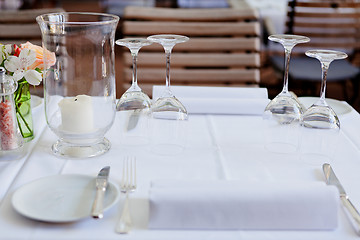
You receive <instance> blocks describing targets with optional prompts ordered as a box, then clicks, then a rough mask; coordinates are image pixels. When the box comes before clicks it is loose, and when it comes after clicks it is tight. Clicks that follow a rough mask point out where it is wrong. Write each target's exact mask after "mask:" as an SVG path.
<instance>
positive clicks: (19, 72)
mask: <svg viewBox="0 0 360 240" xmlns="http://www.w3.org/2000/svg"><path fill="white" fill-rule="evenodd" d="M35 61H36V53H35V51H33V50H30V49H26V48H25V49H22V50H21V52H20V54H19V57H16V56H9V57H8V58H7V59H5V62H4V66H5V68H6V70H7V71H9V72H12V73H13V78H14V80H15V81H19V80H20V79H22V78H23V77H25V80H26V81H27V82H28V83H30V84H32V85H39V84H40V82H41V80H42V76H41V73H39V72H37V71H36V70H28V67H29V66H31V65H32V64H33V63H34V62H35Z"/></svg>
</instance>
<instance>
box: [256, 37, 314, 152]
mask: <svg viewBox="0 0 360 240" xmlns="http://www.w3.org/2000/svg"><path fill="white" fill-rule="evenodd" d="M269 40H271V41H274V42H278V43H280V44H281V45H283V47H284V49H285V68H284V85H283V89H282V91H281V92H280V93H279V94H278V95H277V96H276V97H275V98H274V99H273V100H271V101H270V103H269V104H268V105H267V106H266V108H265V111H264V115H263V117H264V120H266V122H267V132H266V136H265V137H266V138H267V139H266V145H265V146H266V148H267V149H268V150H270V151H274V152H286V153H287V152H294V151H296V150H297V145H298V144H297V142H298V135H299V134H298V133H297V127H298V126H297V125H298V123H299V121H300V117H301V114H302V113H303V109H302V107H301V103H300V102H299V101H298V99H297V98H296V97H295V96H294V95H293V94H291V93H290V92H289V90H288V75H289V63H290V55H291V51H292V49H293V47H294V46H295V45H296V44H299V43H306V42H309V41H310V39H309V38H308V37H305V36H300V35H290V34H279V35H271V36H269Z"/></svg>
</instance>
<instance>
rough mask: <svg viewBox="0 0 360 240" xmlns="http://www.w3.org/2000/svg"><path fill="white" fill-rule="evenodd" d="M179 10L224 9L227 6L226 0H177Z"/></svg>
mask: <svg viewBox="0 0 360 240" xmlns="http://www.w3.org/2000/svg"><path fill="white" fill-rule="evenodd" d="M178 5H179V7H181V8H226V7H229V4H228V3H227V1H226V0H178Z"/></svg>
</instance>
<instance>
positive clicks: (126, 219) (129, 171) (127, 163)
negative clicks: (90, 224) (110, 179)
mask: <svg viewBox="0 0 360 240" xmlns="http://www.w3.org/2000/svg"><path fill="white" fill-rule="evenodd" d="M123 163H124V166H123V175H122V180H121V185H120V186H121V191H122V192H124V193H125V194H126V198H125V202H124V207H123V210H122V213H121V216H120V220H119V222H118V223H117V224H116V227H115V231H116V232H117V233H121V234H127V233H129V231H130V229H131V226H132V221H131V216H130V207H129V192H131V191H134V190H135V189H136V158H135V157H127V158H125V159H124V162H123Z"/></svg>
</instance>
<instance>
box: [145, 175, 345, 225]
mask: <svg viewBox="0 0 360 240" xmlns="http://www.w3.org/2000/svg"><path fill="white" fill-rule="evenodd" d="M338 206H339V193H338V191H337V189H336V188H335V187H333V186H327V185H325V184H324V183H322V182H311V183H309V182H308V183H304V182H302V183H299V182H298V183H289V182H287V183H279V182H273V183H260V182H252V183H250V182H247V183H244V182H240V181H199V182H194V181H191V182H184V181H166V182H165V181H164V180H162V181H160V180H159V181H157V182H156V181H154V182H153V183H152V187H151V189H150V218H149V228H150V229H214V230H220V229H229V230H230V229H233V230H235V229H242V230H330V229H334V228H336V227H337V222H338V221H337V217H338V216H337V214H338Z"/></svg>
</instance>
